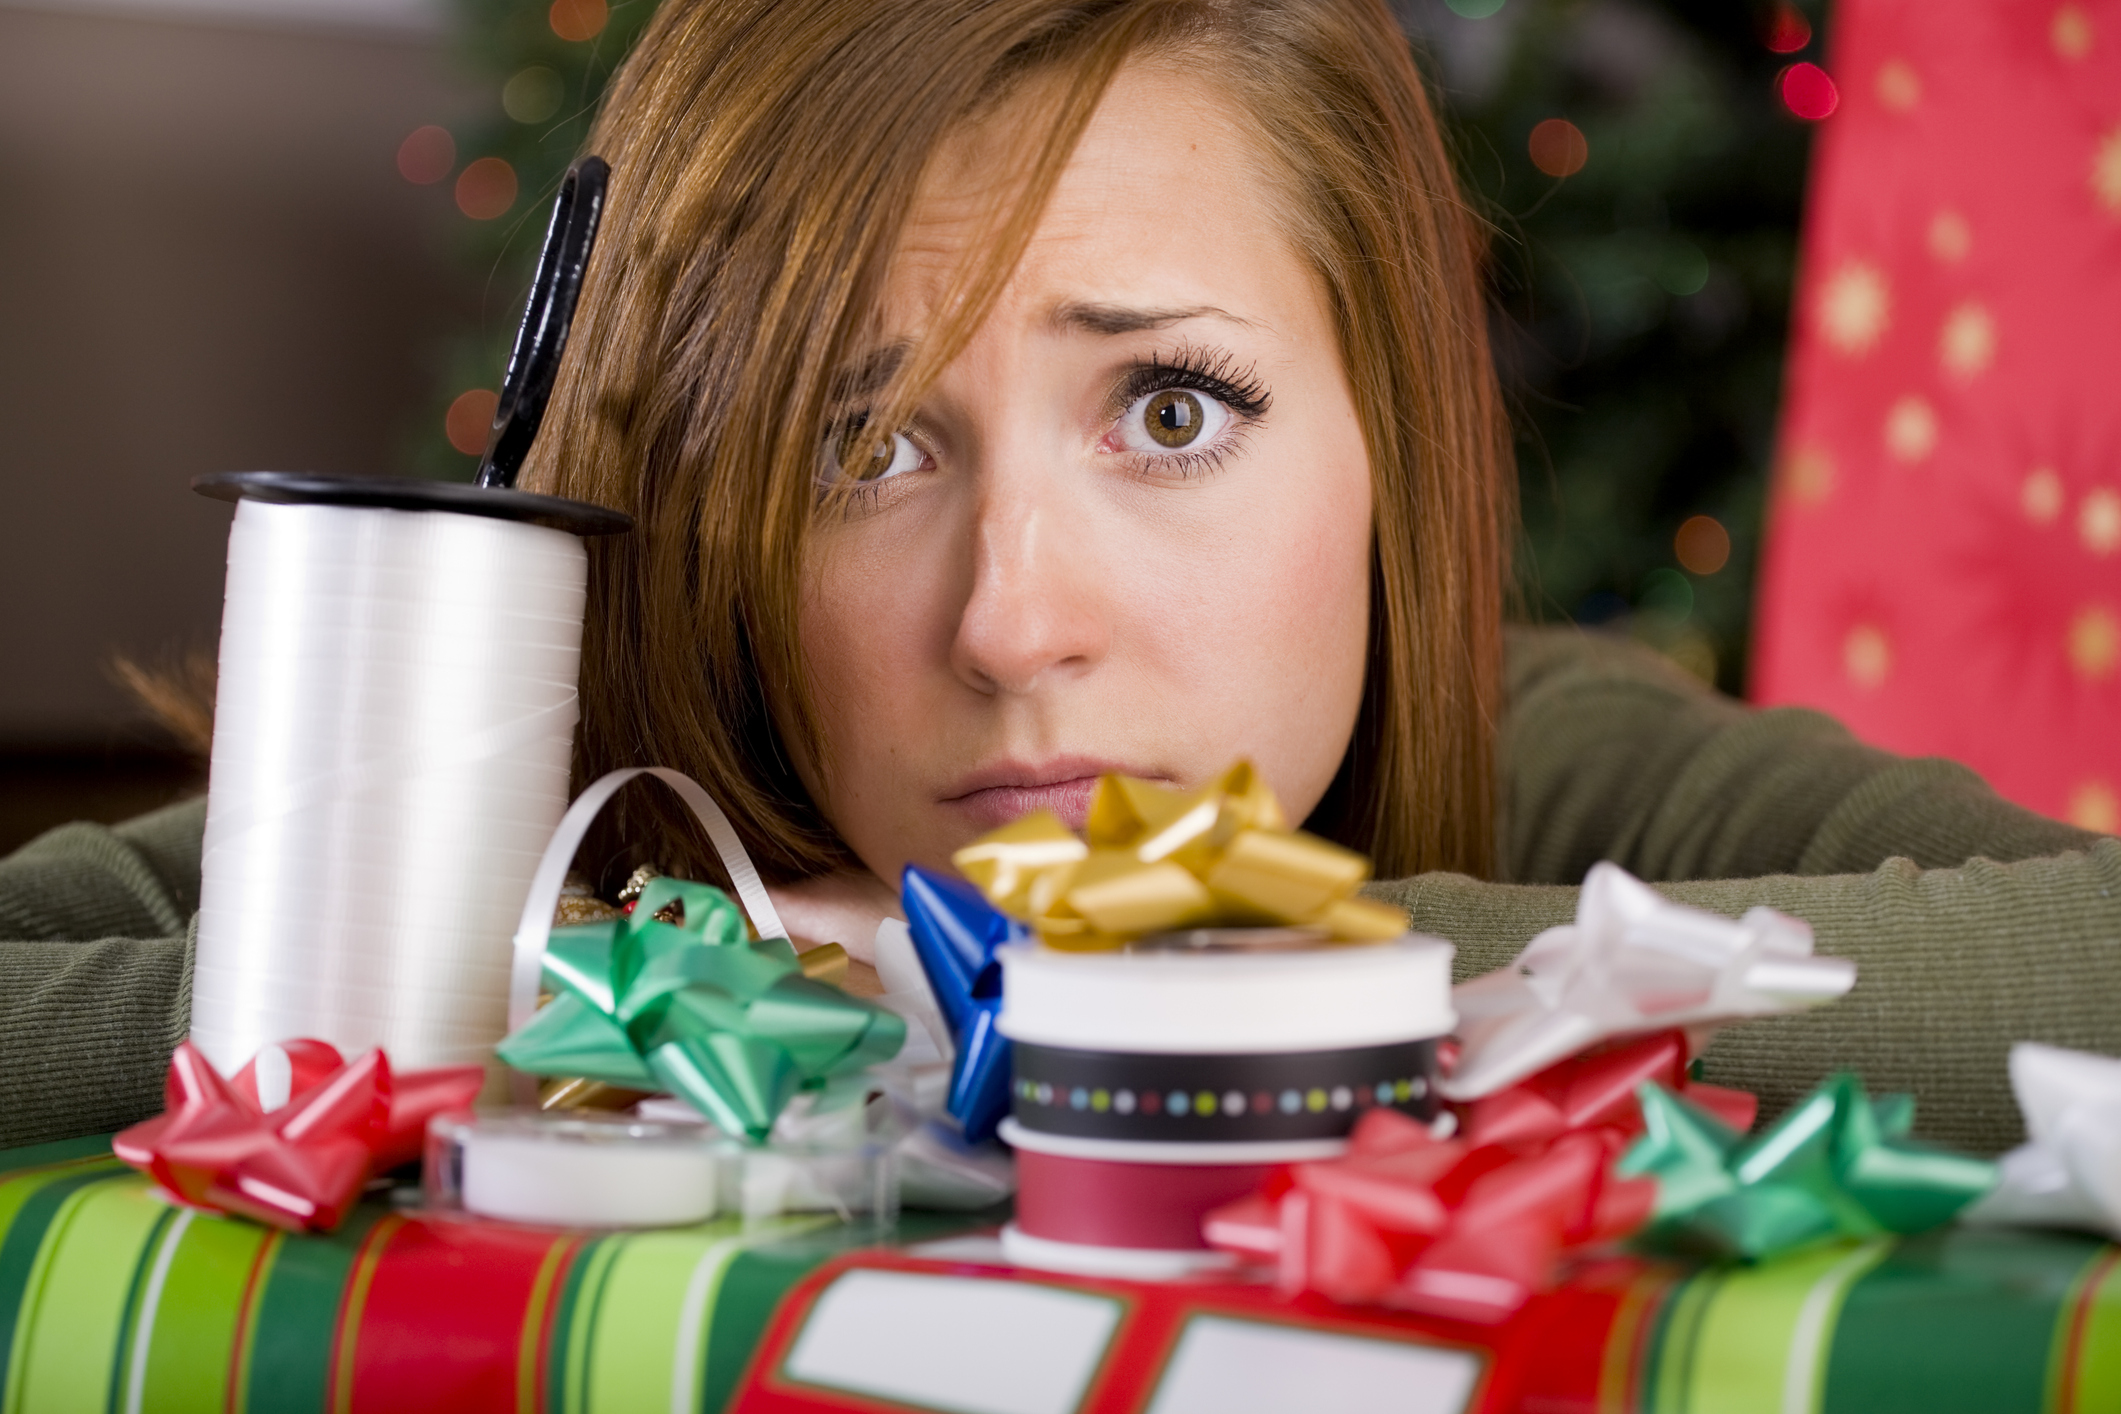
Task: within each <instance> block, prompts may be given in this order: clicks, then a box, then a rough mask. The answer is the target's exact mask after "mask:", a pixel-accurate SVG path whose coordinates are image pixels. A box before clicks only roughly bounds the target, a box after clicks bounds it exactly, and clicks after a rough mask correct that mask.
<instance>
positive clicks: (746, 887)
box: [508, 766, 788, 1033]
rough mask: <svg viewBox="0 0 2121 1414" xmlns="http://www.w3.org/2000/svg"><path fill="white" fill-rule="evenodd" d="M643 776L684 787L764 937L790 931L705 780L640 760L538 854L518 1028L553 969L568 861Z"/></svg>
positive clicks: (521, 948) (527, 904) (523, 927)
mask: <svg viewBox="0 0 2121 1414" xmlns="http://www.w3.org/2000/svg"><path fill="white" fill-rule="evenodd" d="M636 776H653V777H654V778H655V779H657V780H659V781H661V782H662V783H663V784H664V785H666V786H669V787H670V788H671V789H672V790H674V791H676V792H677V793H678V798H679V799H680V800H682V801H684V802H685V804H686V805H687V806H688V807H690V809H691V810H692V813H693V815H694V816H695V817H696V818H697V819H698V820H699V822H700V824H701V825H702V826H703V827H704V828H705V829H706V831H707V838H708V839H709V840H710V841H711V842H712V843H713V845H714V849H715V853H716V854H718V855H720V856H721V859H722V868H723V869H725V870H727V871H728V873H729V882H730V885H731V886H732V887H734V888H735V890H736V896H737V901H738V902H739V903H740V904H742V905H743V908H744V912H745V913H746V914H747V915H748V916H749V917H750V919H751V926H752V928H753V929H755V930H756V931H757V933H758V935H759V936H760V937H761V938H785V937H787V936H788V930H787V929H786V928H784V927H782V926H781V915H780V914H779V913H777V912H776V911H775V910H774V907H773V900H772V898H770V897H769V896H768V895H767V893H766V886H765V884H763V883H761V882H760V881H759V871H758V869H757V868H756V867H754V866H753V864H752V862H751V856H750V855H749V854H747V853H746V852H745V850H744V842H743V841H742V840H740V839H738V838H737V834H736V829H735V827H734V826H732V825H731V824H730V823H729V817H728V816H727V815H724V814H723V813H722V807H721V806H719V805H716V804H715V803H714V798H713V797H712V796H710V795H708V794H707V791H706V789H705V788H704V787H702V786H701V785H700V783H699V782H698V781H696V780H694V779H693V778H692V777H690V776H688V775H686V774H685V773H684V772H683V771H674V770H672V769H671V768H670V767H668V766H633V767H628V768H627V769H625V770H622V771H612V772H609V773H607V774H605V775H603V776H600V777H598V778H597V779H596V780H594V781H592V782H591V783H590V784H589V787H588V789H586V790H584V791H583V792H582V793H581V794H580V795H578V796H576V797H575V800H574V804H572V805H570V806H568V807H567V813H566V814H565V815H563V816H561V817H560V824H559V828H558V829H555V830H554V831H553V832H552V840H551V842H550V843H548V844H547V845H546V846H545V853H544V856H543V857H542V858H540V859H539V860H538V869H537V873H536V874H534V875H532V876H531V881H530V895H529V897H527V898H525V899H524V900H523V917H522V921H520V922H519V923H517V924H516V935H515V969H514V972H513V973H512V974H511V976H510V978H509V986H508V1029H509V1031H510V1032H511V1033H513V1032H515V1031H518V1030H521V1029H522V1026H523V1023H525V1022H527V1021H529V1020H530V1017H531V1014H532V1013H533V1012H535V1011H536V1010H537V1008H538V978H539V976H540V975H541V974H542V973H543V972H544V970H545V945H546V943H547V942H548V941H550V939H551V937H552V913H553V910H554V909H556V908H558V907H559V904H560V889H561V886H562V885H564V884H565V883H566V881H567V866H568V865H569V864H572V863H573V862H574V852H575V851H576V850H577V849H580V848H581V846H582V837H583V836H584V835H587V834H588V833H589V827H590V825H591V824H592V823H593V822H594V821H595V820H596V818H597V816H598V815H599V814H601V813H603V809H604V807H605V806H606V805H608V804H610V803H611V798H612V797H613V796H615V795H617V794H618V793H619V788H620V787H621V786H623V785H625V784H626V783H627V782H628V781H630V780H632V779H633V778H634V777H636Z"/></svg>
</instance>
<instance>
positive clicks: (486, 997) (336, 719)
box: [192, 499, 587, 1073]
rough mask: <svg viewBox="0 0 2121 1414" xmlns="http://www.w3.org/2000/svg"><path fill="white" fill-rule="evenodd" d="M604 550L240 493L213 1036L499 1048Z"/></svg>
mask: <svg viewBox="0 0 2121 1414" xmlns="http://www.w3.org/2000/svg"><path fill="white" fill-rule="evenodd" d="M586 584H587V556H586V554H585V552H584V549H583V546H582V543H581V541H580V540H579V539H578V538H577V537H576V536H574V535H572V534H569V533H567V532H566V531H563V530H556V529H550V528H547V527H544V526H540V525H536V524H530V523H526V522H523V521H514V520H503V519H495V518H488V517H486V516H481V515H461V514H451V513H448V512H435V511H408V510H389V509H379V508H372V507H364V506H352V505H326V504H296V505H284V504H274V503H270V502H266V501H260V500H250V499H246V500H243V501H241V502H239V503H238V505H237V509H236V517H235V524H234V526H233V528H232V529H231V531H230V534H229V545H228V592H227V601H226V607H225V609H224V611H223V618H222V626H221V675H220V686H219V692H218V699H217V702H216V709H215V720H214V744H213V767H212V779H211V787H210V791H209V798H208V803H207V819H206V840H205V851H204V858H203V860H202V878H201V885H200V906H199V940H198V955H197V961H196V968H195V972H194V979H193V991H192V1039H193V1041H194V1042H196V1043H197V1044H198V1046H199V1047H200V1049H201V1050H203V1051H204V1052H205V1053H206V1055H207V1057H208V1059H210V1060H211V1061H212V1062H213V1063H214V1065H215V1066H217V1067H218V1068H220V1069H221V1070H222V1071H223V1072H224V1073H230V1072H233V1071H235V1070H236V1069H238V1068H239V1067H241V1066H242V1065H243V1063H244V1062H246V1061H248V1060H249V1059H250V1058H251V1056H252V1055H253V1054H255V1053H256V1052H257V1050H258V1049H259V1047H261V1046H263V1045H266V1044H268V1043H272V1042H276V1041H282V1040H286V1039H288V1038H291V1037H296V1036H313V1037H317V1038H319V1039H321V1040H325V1041H329V1042H330V1043H332V1044H333V1045H335V1046H337V1047H338V1048H339V1049H340V1050H341V1051H343V1052H346V1053H348V1054H353V1053H355V1052H358V1051H361V1050H364V1049H366V1048H368V1047H370V1046H381V1047H383V1048H385V1049H386V1050H387V1051H388V1052H389V1054H390V1059H391V1062H392V1064H393V1065H396V1066H399V1067H401V1068H407V1069H411V1068H419V1067H425V1066H436V1065H451V1064H473V1063H483V1062H485V1061H486V1060H487V1059H488V1058H489V1057H490V1054H491V1051H492V1048H493V1045H494V1043H495V1042H496V1041H498V1040H499V1039H500V1038H501V1036H502V1035H503V1034H504V1032H505V1029H506V1025H507V1020H508V990H509V977H510V972H511V966H510V964H511V951H512V949H511V929H512V927H513V925H514V922H515V920H516V918H517V915H518V912H519V910H520V909H521V908H522V905H523V900H524V896H525V894H526V893H527V892H528V890H529V887H530V882H531V877H532V875H533V873H534V872H535V870H536V868H537V863H538V859H539V857H540V854H541V852H542V851H543V849H544V847H545V845H546V842H547V841H548V839H549V838H550V837H551V834H552V831H553V827H554V826H555V824H556V823H557V822H558V821H559V819H560V816H561V813H562V811H563V810H564V809H565V808H566V805H567V786H568V769H569V761H570V755H571V749H572V744H573V733H574V725H575V720H576V716H577V711H578V704H577V698H576V676H577V670H578V666H579V661H580V651H581V633H582V611H583V604H584V599H585V594H586Z"/></svg>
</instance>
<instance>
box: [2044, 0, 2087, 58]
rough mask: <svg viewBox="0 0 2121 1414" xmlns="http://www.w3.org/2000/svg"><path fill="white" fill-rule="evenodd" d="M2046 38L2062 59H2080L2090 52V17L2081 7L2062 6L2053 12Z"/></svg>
mask: <svg viewBox="0 0 2121 1414" xmlns="http://www.w3.org/2000/svg"><path fill="white" fill-rule="evenodd" d="M2047 37H2048V39H2049V41H2050V42H2052V43H2053V44H2054V46H2055V52H2056V53H2057V54H2060V55H2061V56H2062V57H2063V58H2065V59H2082V58H2083V57H2084V56H2085V55H2087V54H2089V53H2091V52H2092V17H2091V16H2090V15H2087V14H2085V13H2084V7H2083V6H2081V5H2064V6H2063V7H2062V8H2061V9H2059V10H2057V11H2055V19H2054V23H2053V24H2051V25H2050V26H2049V27H2048V31H2047Z"/></svg>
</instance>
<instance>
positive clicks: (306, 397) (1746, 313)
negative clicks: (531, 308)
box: [0, 0, 1832, 850]
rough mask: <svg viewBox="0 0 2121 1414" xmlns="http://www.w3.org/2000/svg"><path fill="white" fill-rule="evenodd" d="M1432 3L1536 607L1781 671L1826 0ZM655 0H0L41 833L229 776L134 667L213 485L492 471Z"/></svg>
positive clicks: (10, 827)
mask: <svg viewBox="0 0 2121 1414" xmlns="http://www.w3.org/2000/svg"><path fill="white" fill-rule="evenodd" d="M1397 8H1398V12H1399V14H1400V17H1401V19H1402V21H1403V23H1404V24H1405V27H1406V29H1407V31H1408V33H1409V34H1410V36H1411V37H1412V38H1413V40H1414V41H1415V43H1416V44H1417V47H1418V48H1419V50H1420V52H1421V54H1422V56H1423V62H1424V63H1425V64H1426V65H1427V66H1428V67H1429V69H1430V71H1431V73H1432V74H1433V76H1434V78H1435V82H1436V84H1437V86H1438V89H1439V90H1440V92H1441V93H1442V94H1443V95H1444V101H1445V105H1446V111H1447V116H1448V120H1449V123H1450V128H1451V133H1452V138H1453V141H1454V143H1455V145H1456V148H1457V152H1458V155H1459V158H1460V162H1461V166H1462V169H1463V171H1464V174H1465V178H1466V182H1467V185H1468V188H1469V190H1470V191H1471V192H1473V193H1474V194H1475V197H1476V199H1477V200H1478V201H1479V202H1480V204H1481V206H1482V209H1483V210H1484V211H1485V212H1486V213H1487V214H1488V216H1489V218H1490V220H1491V221H1492V223H1493V226H1494V230H1495V246H1494V257H1495V258H1494V292H1495V311H1496V312H1495V320H1496V327H1497V331H1498V338H1497V347H1498V349H1499V351H1500V352H1499V357H1500V360H1501V364H1502V368H1503V373H1504V377H1505V381H1506V384H1507V387H1508V390H1509V395H1510V398H1511V402H1512V406H1513V408H1514V410H1515V413H1516V418H1517V426H1518V430H1519V447H1518V452H1519V462H1520V468H1521V479H1522V492H1523V517H1524V534H1523V542H1522V546H1521V554H1520V558H1519V563H1520V567H1521V573H1520V591H1521V611H1522V612H1523V613H1524V614H1526V615H1527V616H1530V617H1534V618H1541V619H1574V620H1577V621H1579V622H1584V623H1593V624H1599V625H1602V626H1604V627H1606V628H1607V629H1609V630H1610V631H1612V632H1615V633H1622V634H1628V635H1632V636H1634V637H1636V638H1639V639H1642V640H1644V641H1646V642H1649V643H1651V644H1653V645H1654V646H1656V647H1657V648H1659V649H1660V650H1662V651H1664V652H1666V653H1667V654H1669V655H1670V656H1671V657H1672V658H1673V659H1675V660H1676V661H1677V662H1679V663H1681V664H1682V665H1683V666H1685V667H1686V668H1687V669H1688V670H1689V671H1692V672H1694V673H1696V674H1698V675H1699V676H1701V677H1703V678H1705V679H1708V680H1711V681H1714V682H1716V683H1717V684H1719V685H1720V686H1722V687H1723V688H1725V689H1726V690H1730V691H1743V690H1744V689H1745V686H1746V683H1745V663H1746V655H1747V644H1748V633H1749V618H1748V614H1749V605H1750V601H1751V589H1752V583H1753V574H1754V566H1755V559H1756V546H1757V543H1758V538H1759V527H1760V520H1761V510H1762V504H1763V501H1764V498H1765V494H1766V487H1767V477H1768V467H1769V463H1770V458H1771V454H1772V443H1773V437H1774V428H1775V417H1776V411H1777V402H1778V394H1779V386H1780V380H1781V377H1782V368H1783V357H1784V346H1785V340H1786V336H1787V322H1788V321H1787V311H1788V308H1789V304H1790V293H1791V282H1792V278H1793V269H1794V265H1795V251H1796V243H1797V229H1798V216H1799V207H1800V201H1801V197H1802V194H1803V188H1804V182H1805V173H1806V162H1807V157H1808V153H1809V148H1810V141H1811V136H1812V132H1813V122H1812V120H1814V119H1817V118H1819V117H1822V116H1824V115H1825V113H1826V112H1829V111H1831V108H1832V102H1831V98H1832V90H1831V85H1830V83H1829V81H1827V80H1826V79H1825V76H1824V75H1823V74H1821V73H1819V71H1818V70H1817V69H1808V70H1805V71H1804V72H1797V71H1796V70H1793V68H1792V66H1793V65H1796V66H1804V65H1807V64H1808V63H1809V62H1810V61H1813V60H1818V59H1819V58H1820V56H1821V54H1822V53H1823V50H1824V43H1823V41H1824V35H1823V32H1822V31H1823V28H1824V23H1825V19H1826V15H1825V11H1824V6H1823V4H1819V3H1789V0H1397ZM651 9H652V4H651V0H617V3H609V0H0V179H4V181H5V183H6V186H7V191H8V198H7V200H6V201H5V202H4V203H0V211H4V212H5V219H4V220H0V269H4V270H5V272H6V273H5V274H4V275H0V289H4V291H5V296H6V298H5V309H6V311H7V313H6V317H5V318H4V319H0V425H4V426H5V428H6V429H7V438H6V442H5V444H4V451H0V474H4V477H5V481H6V486H7V490H8V494H9V505H10V515H11V520H10V525H11V532H12V533H11V534H10V535H9V536H8V539H7V550H6V553H5V554H4V555H0V603H4V604H5V606H6V607H5V610H4V612H0V663H5V664H6V671H5V673H4V674H0V850H4V849H8V848H12V847H13V845H14V844H16V843H19V842H20V841H21V840H23V839H26V838H28V837H29V836H30V835H32V834H34V833H36V832H37V831H38V830H40V829H42V828H45V827H47V826H48V825H50V824H52V823H56V822H58V821H60V820H64V819H69V818H81V817H88V818H103V819H118V818H123V817H124V816H126V815H128V814H131V813H135V812H136V811H138V810H140V809H143V808H146V807H149V806H152V805H154V804H157V803H160V802H162V801H164V800H167V799H169V798H172V797H174V796H175V795H177V794H179V793H181V792H183V791H186V790H190V789H196V788H198V786H199V785H200V784H202V779H201V778H202V772H201V769H200V766H199V763H198V761H197V760H196V758H194V757H193V756H191V755H189V754H187V753H186V751H185V750H184V749H183V746H182V743H180V742H179V741H177V740H175V739H173V737H172V736H171V735H170V734H169V733H168V732H167V731H165V730H162V729H160V728H158V727H156V726H154V725H152V724H151V723H150V721H149V719H148V717H147V714H146V713H145V712H143V710H142V709H141V708H140V707H139V706H138V704H137V702H136V700H135V699H134V698H133V697H132V696H131V695H129V694H128V693H127V692H126V691H125V690H124V688H123V687H122V685H121V683H120V680H119V674H118V671H117V670H116V668H114V661H115V660H117V659H118V658H120V657H124V658H127V659H130V660H132V661H134V662H137V663H141V664H144V665H147V666H150V667H156V668H170V667H176V666H180V665H181V664H183V662H184V661H185V659H186V656H187V655H191V656H192V657H193V658H194V659H196V658H197V657H198V655H202V654H203V655H206V659H207V661H209V662H210V657H211V654H212V651H213V648H214V644H215V641H216V634H217V620H218V614H219V608H220V594H221V579H222V568H223V555H224V551H225V541H226V534H227V523H228V518H229V510H228V508H227V507H226V506H223V505H221V504H218V503H215V502H209V501H205V500H202V499H200V498H198V497H196V496H193V495H191V494H189V493H188V491H187V490H186V483H187V481H188V479H189V478H190V477H192V476H194V475H196V474H198V473H200V472H206V471H215V470H229V469H252V468H282V469H316V470H327V471H344V472H372V473H395V474H408V473H409V474H418V475H425V476H435V477H451V478H460V479H468V478H469V476H470V474H471V472H472V469H473V467H474V465H475V463H476V454H477V453H478V451H479V450H480V448H481V445H482V443H483V439H484V433H485V427H486V424H487V420H488V417H489V415H490V412H491V409H492V405H493V400H494V391H493V390H494V389H495V388H497V387H498V384H499V381H500V373H501V369H502V365H503V363H504V361H505V358H506V353H507V347H508V342H509V339H510V337H511V335H512V333H513V325H514V321H515V318H516V315H517V312H518V309H519V306H520V302H521V299H522V296H523V292H524V290H525V288H526V287H527V284H528V278H529V268H530V264H531V262H532V261H533V259H534V258H535V255H536V248H537V245H538V242H539V238H540V236H541V235H542V228H543V222H544V217H545V213H546V211H547V209H548V206H549V201H550V197H551V194H552V192H553V191H554V190H555V188H556V187H557V184H558V180H559V176H560V173H561V172H562V170H563V169H564V168H565V166H566V164H567V163H568V161H569V160H570V159H571V158H572V157H573V156H574V155H575V153H576V151H577V148H578V146H579V143H580V141H581V138H582V136H583V133H584V132H585V130H586V125H587V118H588V114H589V112H590V110H591V108H592V106H593V104H594V102H595V99H596V96H597V93H598V91H599V89H600V87H601V85H602V83H603V82H604V80H605V78H606V77H607V76H608V74H609V73H610V71H611V69H612V67H613V66H614V65H615V64H616V62H617V61H618V60H619V59H620V58H621V57H622V56H623V54H624V52H625V50H626V47H627V45H628V43H629V42H630V41H631V39H632V38H633V36H634V35H635V34H637V33H638V31H639V29H640V27H641V25H642V23H643V22H644V21H645V20H646V18H647V17H648V15H649V14H650V12H651ZM1793 72H1796V73H1797V78H1796V80H1795V81H1793V80H1792V78H1791V75H1792V73H1793ZM1807 74H1816V75H1817V76H1818V84H1826V85H1827V87H1826V88H1825V89H1823V90H1822V89H1820V88H1819V87H1818V86H1817V85H1816V84H1815V85H1812V86H1810V87H1808V86H1807V83H1808V79H1807ZM1822 93H1823V94H1824V95H1825V97H1822V96H1821V95H1822Z"/></svg>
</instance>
